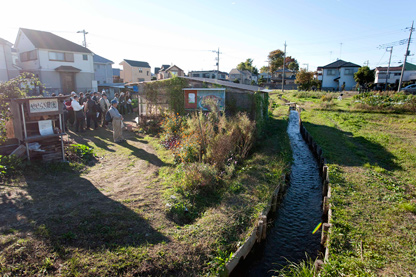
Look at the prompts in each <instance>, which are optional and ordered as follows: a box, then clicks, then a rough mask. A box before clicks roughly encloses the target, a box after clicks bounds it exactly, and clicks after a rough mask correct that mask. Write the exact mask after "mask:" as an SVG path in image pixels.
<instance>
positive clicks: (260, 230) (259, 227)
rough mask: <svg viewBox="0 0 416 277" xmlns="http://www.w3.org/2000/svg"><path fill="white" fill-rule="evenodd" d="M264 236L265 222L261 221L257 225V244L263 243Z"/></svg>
mask: <svg viewBox="0 0 416 277" xmlns="http://www.w3.org/2000/svg"><path fill="white" fill-rule="evenodd" d="M262 235H263V220H260V221H259V223H258V224H257V242H261V238H262Z"/></svg>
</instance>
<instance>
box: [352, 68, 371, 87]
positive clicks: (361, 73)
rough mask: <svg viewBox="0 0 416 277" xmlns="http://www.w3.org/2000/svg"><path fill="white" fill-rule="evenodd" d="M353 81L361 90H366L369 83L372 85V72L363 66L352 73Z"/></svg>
mask: <svg viewBox="0 0 416 277" xmlns="http://www.w3.org/2000/svg"><path fill="white" fill-rule="evenodd" d="M354 80H355V81H356V82H357V83H359V84H360V86H362V87H363V88H367V87H368V86H369V85H370V84H371V83H374V70H370V68H369V67H368V66H363V67H360V68H359V69H358V71H357V72H355V73H354Z"/></svg>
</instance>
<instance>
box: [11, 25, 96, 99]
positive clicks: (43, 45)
mask: <svg viewBox="0 0 416 277" xmlns="http://www.w3.org/2000/svg"><path fill="white" fill-rule="evenodd" d="M15 48H16V49H17V52H18V53H19V57H20V64H21V67H22V70H23V71H25V72H31V73H34V74H35V75H36V76H37V77H38V78H39V80H40V81H41V82H42V83H43V84H44V86H45V88H46V90H47V91H48V92H49V93H52V92H54V93H56V94H58V93H64V94H68V93H70V92H71V91H89V90H92V85H93V80H94V79H95V76H94V63H93V54H92V52H91V51H90V50H89V49H87V48H85V47H83V46H81V45H78V44H76V43H73V42H72V41H69V40H67V39H64V38H62V37H59V36H57V35H54V34H52V33H50V32H44V31H37V30H30V29H24V28H20V29H19V32H18V34H17V38H16V43H15Z"/></svg>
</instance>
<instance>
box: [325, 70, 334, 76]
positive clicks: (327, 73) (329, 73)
mask: <svg viewBox="0 0 416 277" xmlns="http://www.w3.org/2000/svg"><path fill="white" fill-rule="evenodd" d="M326 75H335V69H328V70H327V71H326Z"/></svg>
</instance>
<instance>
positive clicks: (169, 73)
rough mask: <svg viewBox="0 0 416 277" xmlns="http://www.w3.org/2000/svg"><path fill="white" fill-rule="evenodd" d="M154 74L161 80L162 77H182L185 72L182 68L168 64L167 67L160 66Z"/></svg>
mask: <svg viewBox="0 0 416 277" xmlns="http://www.w3.org/2000/svg"><path fill="white" fill-rule="evenodd" d="M156 76H157V79H158V80H163V79H169V78H172V77H173V76H180V77H183V76H185V73H184V72H183V70H182V69H180V68H179V67H178V66H176V65H172V66H169V67H168V68H165V66H162V67H161V69H160V70H159V72H158V74H157V75H156Z"/></svg>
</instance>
